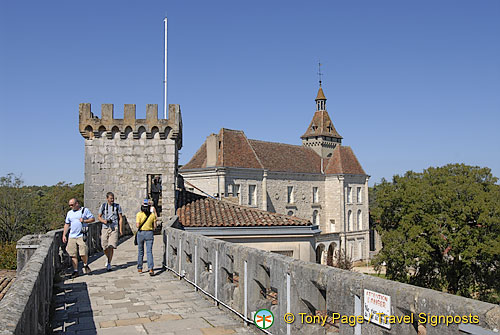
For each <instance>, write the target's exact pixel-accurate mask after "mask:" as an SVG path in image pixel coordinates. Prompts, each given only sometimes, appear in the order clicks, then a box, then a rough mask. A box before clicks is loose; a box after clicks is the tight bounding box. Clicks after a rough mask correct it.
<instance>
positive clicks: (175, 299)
mask: <svg viewBox="0 0 500 335" xmlns="http://www.w3.org/2000/svg"><path fill="white" fill-rule="evenodd" d="M161 249H162V241H161V236H155V243H154V247H153V255H154V258H155V269H158V270H159V271H158V272H157V274H156V275H155V276H153V277H150V276H149V274H148V273H142V274H139V273H137V266H136V264H137V247H136V246H134V243H133V239H132V238H129V239H128V240H125V241H122V243H121V244H120V245H119V246H118V249H117V250H116V253H115V257H114V258H113V271H111V272H107V271H105V269H104V263H105V257H104V255H103V254H99V255H98V256H97V257H93V258H92V257H91V260H90V261H89V266H90V268H91V269H92V273H91V275H83V274H81V272H80V276H79V277H77V278H75V279H71V278H69V277H68V276H66V277H65V278H64V281H61V282H59V283H55V285H54V295H53V299H52V312H51V329H52V331H53V334H102V335H108V334H109V335H111V334H120V335H125V334H165V335H169V334H183V335H186V334H189V335H191V334H193V335H196V334H205V335H216V334H258V333H260V331H259V330H258V329H257V328H255V327H254V326H253V325H250V326H245V325H244V323H243V321H242V320H241V319H240V318H238V317H237V316H236V315H234V314H233V313H231V312H229V311H227V310H222V309H220V308H218V307H217V306H215V304H214V302H213V301H212V300H211V299H210V300H209V298H207V297H206V296H205V295H204V294H203V293H201V292H195V291H194V287H193V286H191V285H190V284H188V283H187V282H185V281H182V280H179V279H178V278H177V277H175V276H174V275H173V274H172V273H171V272H169V271H160V269H161ZM145 258H146V257H145ZM144 260H146V259H144ZM80 266H81V263H80ZM143 269H144V270H147V264H146V262H144V266H143Z"/></svg>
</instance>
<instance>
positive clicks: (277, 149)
mask: <svg viewBox="0 0 500 335" xmlns="http://www.w3.org/2000/svg"><path fill="white" fill-rule="evenodd" d="M248 142H249V143H250V145H251V146H252V148H253V149H254V152H255V153H256V154H257V157H259V160H260V162H261V163H262V166H263V168H265V169H267V170H269V171H284V172H285V171H286V172H302V173H320V172H321V158H320V156H319V155H318V154H317V153H316V152H315V151H314V150H313V149H311V148H308V147H304V146H301V145H291V144H284V143H276V142H265V141H258V140H248Z"/></svg>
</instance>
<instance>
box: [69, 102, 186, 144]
mask: <svg viewBox="0 0 500 335" xmlns="http://www.w3.org/2000/svg"><path fill="white" fill-rule="evenodd" d="M168 107H169V108H168V110H169V112H168V119H158V105H157V104H148V105H146V118H145V119H137V118H136V113H135V104H125V105H124V115H123V119H115V118H114V106H113V104H102V105H101V118H99V117H97V116H95V115H94V113H92V111H91V104H90V103H81V104H80V105H79V121H80V122H79V130H80V134H81V135H82V136H83V137H84V138H86V139H92V138H100V137H106V138H108V139H113V138H115V136H120V138H121V139H126V138H128V137H129V136H132V137H133V138H134V139H140V138H141V135H142V133H146V138H154V137H155V135H156V134H157V133H158V134H159V137H160V139H166V138H172V139H177V138H179V135H181V132H182V120H181V114H180V106H179V105H175V104H171V105H169V106H168ZM130 134H132V135H130ZM181 138H182V136H181V137H180V139H181ZM179 142H180V141H179ZM179 144H180V143H179ZM179 149H180V147H179Z"/></svg>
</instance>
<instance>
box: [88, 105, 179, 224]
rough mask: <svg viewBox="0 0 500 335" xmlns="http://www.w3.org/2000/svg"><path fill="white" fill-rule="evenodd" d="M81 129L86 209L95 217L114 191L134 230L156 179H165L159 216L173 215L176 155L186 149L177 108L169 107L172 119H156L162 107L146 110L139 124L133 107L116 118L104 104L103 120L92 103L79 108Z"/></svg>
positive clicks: (108, 106) (125, 107) (109, 107)
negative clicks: (94, 112)
mask: <svg viewBox="0 0 500 335" xmlns="http://www.w3.org/2000/svg"><path fill="white" fill-rule="evenodd" d="M79 118H80V120H79V130H80V133H81V134H82V136H83V137H84V138H85V186H84V192H85V199H84V202H85V206H86V207H88V208H89V209H90V210H91V211H92V213H94V215H97V213H98V209H99V206H100V204H102V203H103V202H104V201H105V200H106V193H107V192H113V193H114V194H115V201H116V202H117V203H119V204H120V205H121V207H122V209H123V214H124V217H125V219H126V220H127V221H128V223H129V226H130V227H131V229H132V230H136V228H135V215H136V213H137V212H138V211H139V210H140V203H141V201H142V199H144V198H146V197H148V196H149V195H150V192H151V190H150V186H151V182H152V180H153V179H154V177H156V176H159V177H160V178H161V180H162V191H161V197H160V205H161V213H160V214H161V215H162V216H163V217H168V216H171V215H174V214H175V203H176V199H175V189H176V180H177V166H178V165H177V162H178V151H179V150H180V149H181V147H182V118H181V111H180V107H179V105H172V104H171V105H169V113H168V119H158V105H151V104H150V105H147V106H146V119H137V118H136V113H135V105H133V104H126V105H125V106H124V118H123V119H115V118H114V116H113V105H112V104H103V105H102V109H101V118H99V117H97V116H95V115H94V114H93V113H92V112H91V106H90V104H89V103H82V104H80V106H79Z"/></svg>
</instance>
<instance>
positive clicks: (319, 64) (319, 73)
mask: <svg viewBox="0 0 500 335" xmlns="http://www.w3.org/2000/svg"><path fill="white" fill-rule="evenodd" d="M322 75H323V73H321V61H319V62H318V77H319V87H321V76H322Z"/></svg>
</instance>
